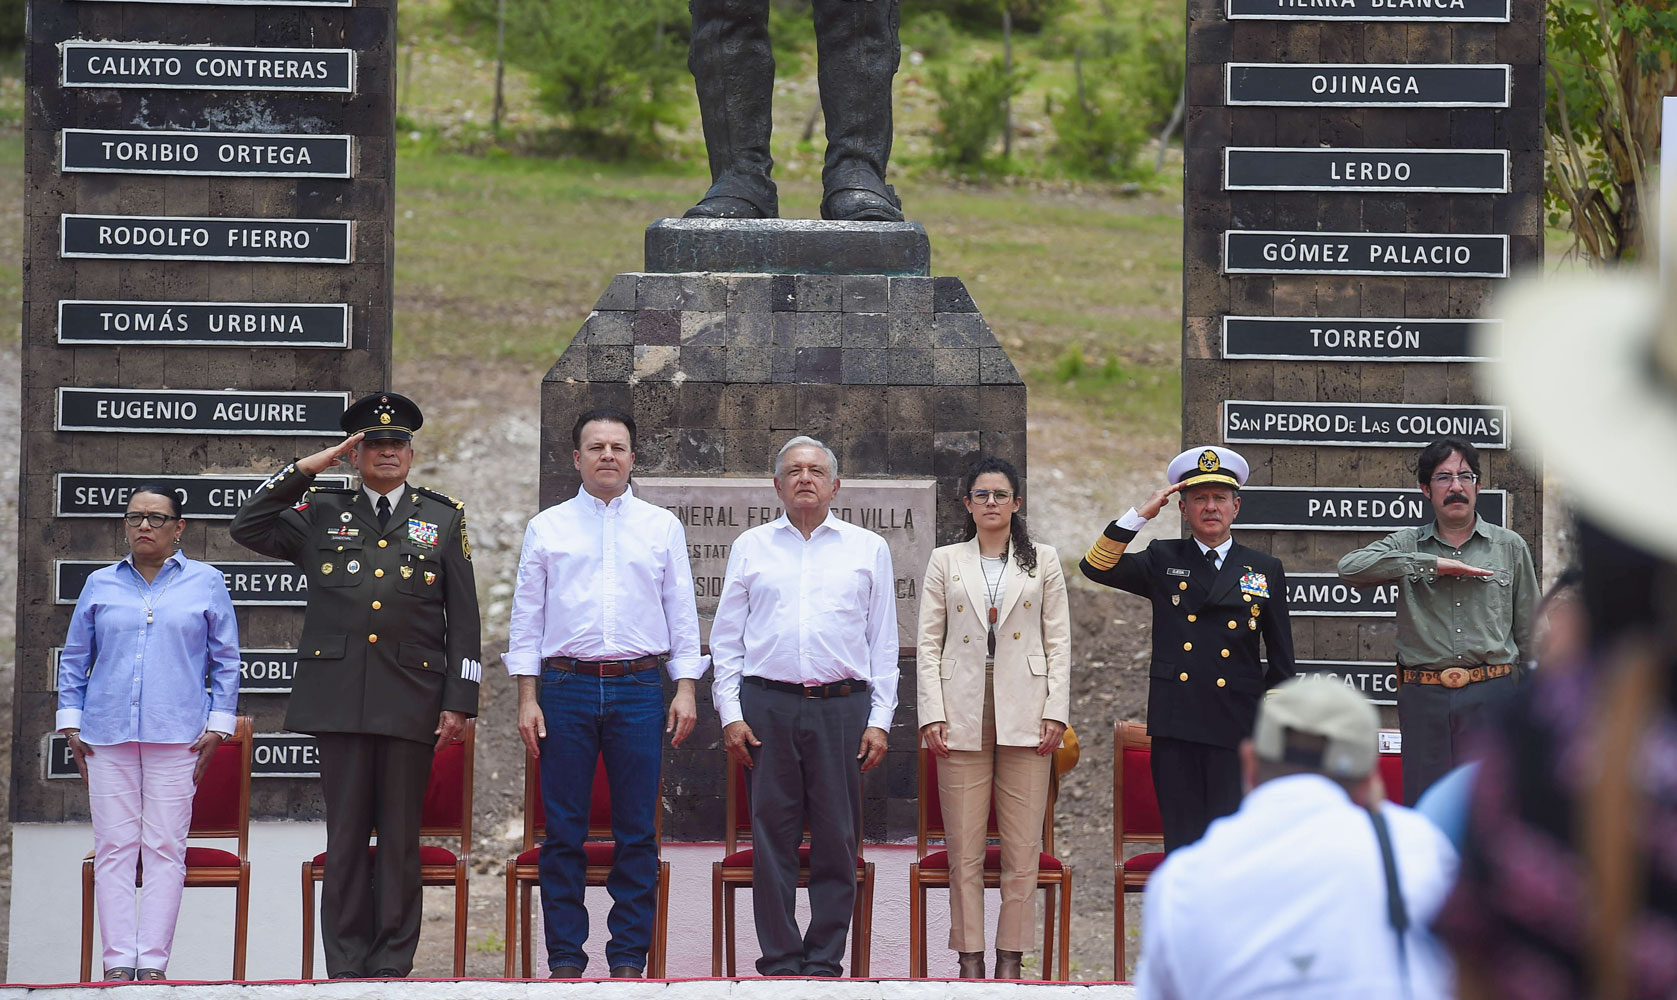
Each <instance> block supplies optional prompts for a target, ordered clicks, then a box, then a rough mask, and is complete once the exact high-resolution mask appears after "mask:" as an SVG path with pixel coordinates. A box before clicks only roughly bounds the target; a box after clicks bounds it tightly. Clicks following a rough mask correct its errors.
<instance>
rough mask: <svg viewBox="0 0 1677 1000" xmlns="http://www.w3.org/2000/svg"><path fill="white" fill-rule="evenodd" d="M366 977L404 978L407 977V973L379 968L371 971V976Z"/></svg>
mask: <svg viewBox="0 0 1677 1000" xmlns="http://www.w3.org/2000/svg"><path fill="white" fill-rule="evenodd" d="M367 978H369V979H406V978H408V974H407V973H405V972H397V971H396V970H395V969H380V970H378V971H377V972H375V973H373V974H372V975H371V976H369V977H367Z"/></svg>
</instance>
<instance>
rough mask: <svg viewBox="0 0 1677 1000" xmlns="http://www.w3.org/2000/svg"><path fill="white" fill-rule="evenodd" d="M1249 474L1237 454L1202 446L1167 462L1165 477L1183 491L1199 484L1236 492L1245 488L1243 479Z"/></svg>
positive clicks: (1238, 453) (1228, 450)
mask: <svg viewBox="0 0 1677 1000" xmlns="http://www.w3.org/2000/svg"><path fill="white" fill-rule="evenodd" d="M1251 471H1252V470H1251V467H1250V466H1248V465H1247V464H1246V459H1244V458H1242V457H1241V456H1240V452H1238V451H1234V450H1232V449H1229V448H1218V447H1216V446H1215V445H1205V446H1202V447H1199V448H1189V449H1188V450H1187V451H1185V452H1183V453H1182V454H1180V455H1178V456H1176V457H1175V458H1173V459H1171V460H1170V466H1169V467H1168V468H1167V469H1166V471H1165V475H1166V476H1167V477H1168V478H1169V479H1170V481H1171V482H1173V483H1181V484H1182V487H1183V489H1186V488H1188V487H1189V486H1198V485H1200V484H1202V483H1222V484H1224V485H1225V486H1233V487H1234V488H1235V489H1239V488H1241V487H1242V486H1245V485H1246V477H1247V476H1248V475H1249V474H1251Z"/></svg>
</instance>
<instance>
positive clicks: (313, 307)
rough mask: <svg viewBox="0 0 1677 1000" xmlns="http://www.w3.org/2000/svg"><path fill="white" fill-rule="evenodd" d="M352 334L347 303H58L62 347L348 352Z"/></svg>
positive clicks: (59, 335) (65, 301)
mask: <svg viewBox="0 0 1677 1000" xmlns="http://www.w3.org/2000/svg"><path fill="white" fill-rule="evenodd" d="M349 335H350V308H349V306H348V305H347V304H344V303H307V302H91V301H79V300H76V301H73V300H64V301H61V302H59V303H58V342H59V343H60V344H145V345H148V346H159V345H193V346H203V347H339V348H347V347H349Z"/></svg>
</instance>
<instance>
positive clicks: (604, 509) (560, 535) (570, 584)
mask: <svg viewBox="0 0 1677 1000" xmlns="http://www.w3.org/2000/svg"><path fill="white" fill-rule="evenodd" d="M507 645H508V647H509V648H508V649H507V651H506V652H505V653H502V654H501V662H502V663H504V664H506V667H507V673H509V674H512V675H514V676H518V675H520V674H524V675H532V676H533V675H538V674H540V673H541V668H542V660H544V659H546V658H547V657H550V656H574V657H576V658H577V659H579V660H619V659H635V658H637V657H641V656H647V655H650V654H661V653H668V654H670V660H669V663H668V664H666V669H668V670H669V673H670V676H671V677H673V678H675V679H677V680H681V679H683V678H694V679H696V678H699V677H702V676H704V672H705V661H704V658H703V657H701V656H700V655H699V610H698V605H697V604H696V603H695V601H694V598H693V570H692V568H691V567H690V566H689V565H688V562H687V535H686V533H685V532H683V531H682V530H681V523H680V522H679V521H677V520H676V519H675V515H673V514H671V513H670V512H669V511H667V510H665V509H664V508H662V507H657V506H654V505H652V504H649V503H647V502H646V501H645V500H642V499H640V498H639V497H637V496H635V495H634V492H633V491H632V490H630V489H625V490H624V491H623V493H622V494H621V495H620V496H617V497H615V498H614V499H612V501H611V502H610V503H606V502H604V501H602V500H600V499H598V498H597V497H594V496H592V495H590V494H589V493H588V491H587V490H586V489H581V490H578V491H577V494H576V496H574V497H572V498H571V499H569V500H566V501H565V502H564V503H560V504H555V505H554V506H552V507H549V508H548V509H546V510H544V511H542V512H541V513H540V514H537V515H536V516H535V517H533V518H531V519H530V525H529V527H527V528H526V529H524V550H523V551H522V552H521V553H520V554H519V556H518V585H517V587H516V588H515V589H514V590H513V595H512V625H511V627H510V628H509V629H508V633H507Z"/></svg>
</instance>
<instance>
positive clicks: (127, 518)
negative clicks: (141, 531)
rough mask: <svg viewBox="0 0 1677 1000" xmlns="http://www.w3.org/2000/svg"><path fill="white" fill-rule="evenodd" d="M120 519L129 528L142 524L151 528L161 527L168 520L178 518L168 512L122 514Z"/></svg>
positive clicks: (177, 519)
mask: <svg viewBox="0 0 1677 1000" xmlns="http://www.w3.org/2000/svg"><path fill="white" fill-rule="evenodd" d="M122 520H123V523H124V524H126V525H128V526H129V527H130V528H138V527H139V526H140V525H142V524H144V525H146V526H148V527H152V528H161V527H163V526H164V525H165V524H168V523H169V522H170V521H179V520H180V518H178V517H175V516H173V515H170V514H124V515H122Z"/></svg>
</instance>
